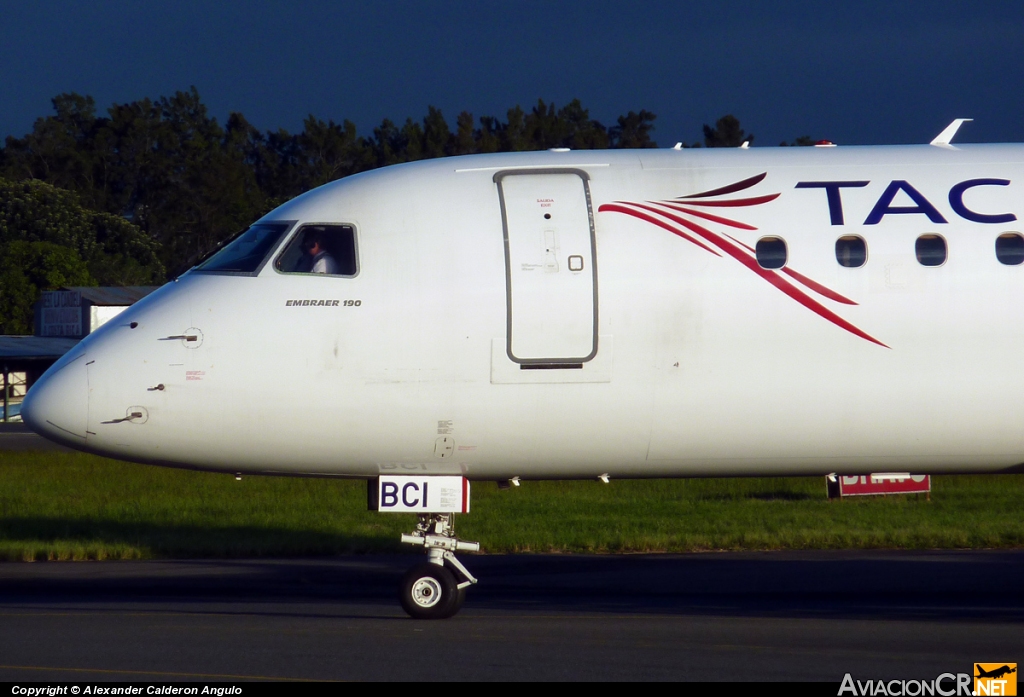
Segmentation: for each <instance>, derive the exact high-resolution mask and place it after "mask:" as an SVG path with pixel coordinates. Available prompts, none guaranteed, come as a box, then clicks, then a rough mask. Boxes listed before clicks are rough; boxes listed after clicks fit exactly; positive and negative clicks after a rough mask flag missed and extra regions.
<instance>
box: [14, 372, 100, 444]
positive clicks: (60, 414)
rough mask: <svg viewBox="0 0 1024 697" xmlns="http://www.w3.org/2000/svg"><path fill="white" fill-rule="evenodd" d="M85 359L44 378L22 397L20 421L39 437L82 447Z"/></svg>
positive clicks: (86, 396) (86, 400) (86, 407)
mask: <svg viewBox="0 0 1024 697" xmlns="http://www.w3.org/2000/svg"><path fill="white" fill-rule="evenodd" d="M85 363H86V361H85V355H82V356H79V357H78V358H76V359H75V360H73V361H71V362H70V363H68V364H67V365H65V366H64V367H62V368H60V369H59V370H57V372H55V373H47V374H45V375H44V376H43V377H42V379H41V380H39V382H37V383H36V384H34V385H33V386H32V388H31V389H30V390H29V391H28V394H27V395H25V401H24V403H23V404H22V406H21V418H22V419H23V420H24V421H25V423H27V424H28V426H29V428H31V429H32V430H33V431H35V432H36V433H38V434H39V435H41V436H44V437H46V438H49V439H50V440H55V441H57V442H60V443H66V444H68V445H72V446H74V445H79V446H80V445H82V444H83V443H84V442H85V429H86V426H87V425H88V422H89V372H88V368H86V367H85Z"/></svg>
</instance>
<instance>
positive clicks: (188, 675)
mask: <svg viewBox="0 0 1024 697" xmlns="http://www.w3.org/2000/svg"><path fill="white" fill-rule="evenodd" d="M0 670H49V671H56V672H59V673H101V674H103V675H167V676H171V677H176V678H222V679H228V680H277V681H287V682H292V681H295V682H326V681H325V680H316V679H313V678H282V677H274V676H269V675H232V674H230V673H174V672H170V671H166V670H109V669H106V668H60V667H57V666H5V665H0ZM331 682H333V681H331Z"/></svg>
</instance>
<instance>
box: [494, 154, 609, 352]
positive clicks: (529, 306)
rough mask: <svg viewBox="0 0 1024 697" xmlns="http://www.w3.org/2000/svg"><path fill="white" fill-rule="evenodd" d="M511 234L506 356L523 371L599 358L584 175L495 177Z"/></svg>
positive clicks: (539, 173) (593, 262)
mask: <svg viewBox="0 0 1024 697" xmlns="http://www.w3.org/2000/svg"><path fill="white" fill-rule="evenodd" d="M494 181H495V182H496V183H497V185H498V197H499V201H500V204H501V213H502V223H503V227H504V234H505V286H506V313H507V334H506V342H507V352H508V356H509V358H510V359H512V360H513V361H515V362H516V363H520V364H521V365H522V366H523V367H530V366H537V367H540V366H542V365H545V364H547V365H550V366H551V367H558V366H566V367H568V366H570V365H572V364H577V367H578V364H582V363H585V362H586V361H589V360H590V359H591V358H593V357H594V356H595V355H596V354H597V329H598V325H597V266H596V255H595V237H594V222H593V221H594V216H593V211H592V207H591V201H590V187H589V183H588V182H589V177H588V176H587V173H586V172H583V171H582V170H575V169H573V170H567V169H558V170H520V171H511V172H508V171H506V172H499V173H497V174H496V175H494Z"/></svg>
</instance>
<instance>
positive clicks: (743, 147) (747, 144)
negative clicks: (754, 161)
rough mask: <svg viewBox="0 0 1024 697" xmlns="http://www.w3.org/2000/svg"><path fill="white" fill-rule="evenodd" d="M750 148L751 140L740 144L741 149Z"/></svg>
mask: <svg viewBox="0 0 1024 697" xmlns="http://www.w3.org/2000/svg"><path fill="white" fill-rule="evenodd" d="M748 149H750V141H749V140H745V141H743V145H741V146H740V150H748Z"/></svg>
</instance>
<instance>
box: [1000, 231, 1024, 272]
mask: <svg viewBox="0 0 1024 697" xmlns="http://www.w3.org/2000/svg"><path fill="white" fill-rule="evenodd" d="M996 259H998V260H999V263H1001V264H1006V265H1007V266H1017V265H1018V264H1020V263H1022V262H1024V237H1021V236H1020V235H1019V234H1017V233H1016V232H1007V233H1006V234H1004V235H1000V236H999V237H997V238H996Z"/></svg>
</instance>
